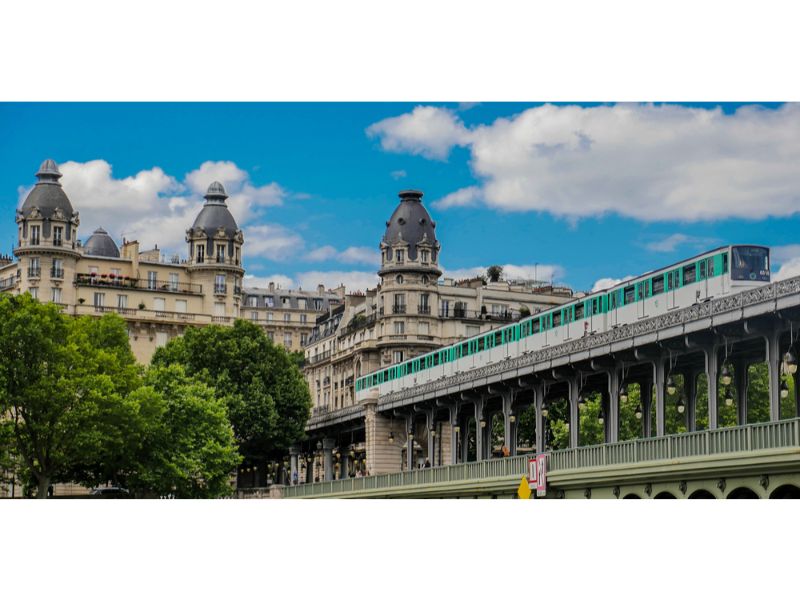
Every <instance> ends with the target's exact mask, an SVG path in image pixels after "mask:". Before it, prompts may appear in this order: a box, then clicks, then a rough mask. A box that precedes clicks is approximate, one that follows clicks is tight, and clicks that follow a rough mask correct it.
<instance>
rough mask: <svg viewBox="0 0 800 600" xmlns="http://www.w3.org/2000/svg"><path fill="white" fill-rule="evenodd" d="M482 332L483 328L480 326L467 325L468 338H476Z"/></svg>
mask: <svg viewBox="0 0 800 600" xmlns="http://www.w3.org/2000/svg"><path fill="white" fill-rule="evenodd" d="M480 332H481V328H480V327H479V326H478V325H467V337H473V336H476V335H478V334H479V333H480Z"/></svg>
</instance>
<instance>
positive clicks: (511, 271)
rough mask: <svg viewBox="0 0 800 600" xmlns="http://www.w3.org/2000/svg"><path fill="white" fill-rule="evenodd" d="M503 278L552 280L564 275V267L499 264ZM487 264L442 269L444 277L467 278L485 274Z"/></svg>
mask: <svg viewBox="0 0 800 600" xmlns="http://www.w3.org/2000/svg"><path fill="white" fill-rule="evenodd" d="M501 266H502V267H503V279H508V280H526V281H534V280H535V281H547V282H549V281H554V280H556V279H559V278H561V277H563V276H564V269H563V268H562V267H560V266H559V265H513V264H507V265H501ZM487 268H488V265H487V266H477V267H468V268H465V269H444V276H445V277H452V278H453V279H469V278H471V277H475V276H477V275H486V269H487Z"/></svg>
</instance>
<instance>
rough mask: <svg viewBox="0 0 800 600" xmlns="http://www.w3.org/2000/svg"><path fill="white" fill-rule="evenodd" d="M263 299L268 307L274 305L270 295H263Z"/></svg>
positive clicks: (273, 299)
mask: <svg viewBox="0 0 800 600" xmlns="http://www.w3.org/2000/svg"><path fill="white" fill-rule="evenodd" d="M264 299H265V300H266V301H267V306H268V307H270V308H272V307H273V306H275V298H273V297H272V296H265V298H264Z"/></svg>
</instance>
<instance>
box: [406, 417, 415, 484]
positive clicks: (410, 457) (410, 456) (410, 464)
mask: <svg viewBox="0 0 800 600" xmlns="http://www.w3.org/2000/svg"><path fill="white" fill-rule="evenodd" d="M406 468H407V469H408V470H409V471H413V470H414V413H413V412H412V413H409V415H408V416H407V417H406Z"/></svg>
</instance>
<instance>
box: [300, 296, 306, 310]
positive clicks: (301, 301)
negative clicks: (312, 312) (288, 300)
mask: <svg viewBox="0 0 800 600" xmlns="http://www.w3.org/2000/svg"><path fill="white" fill-rule="evenodd" d="M307 307H308V301H307V300H306V299H305V298H298V299H297V308H299V309H300V310H306V308H307Z"/></svg>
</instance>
